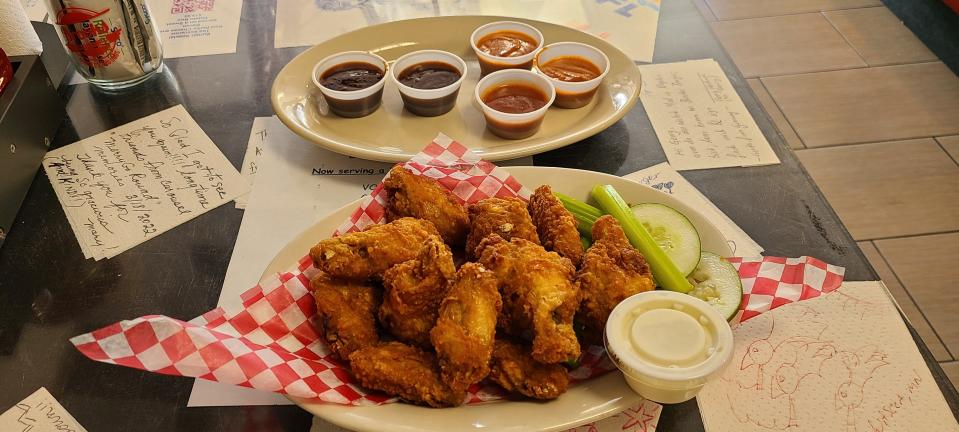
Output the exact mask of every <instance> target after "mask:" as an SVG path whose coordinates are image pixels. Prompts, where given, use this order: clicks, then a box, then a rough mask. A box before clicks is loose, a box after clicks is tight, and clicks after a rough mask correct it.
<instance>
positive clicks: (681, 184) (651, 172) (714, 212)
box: [623, 162, 763, 257]
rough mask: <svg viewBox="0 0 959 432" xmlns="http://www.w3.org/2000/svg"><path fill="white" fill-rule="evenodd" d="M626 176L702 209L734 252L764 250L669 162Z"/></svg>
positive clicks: (746, 254)
mask: <svg viewBox="0 0 959 432" xmlns="http://www.w3.org/2000/svg"><path fill="white" fill-rule="evenodd" d="M623 178H625V179H629V180H632V181H635V182H639V183H642V184H644V185H647V186H649V187H652V188H653V189H656V190H659V191H660V192H663V193H667V194H670V195H674V196H676V197H677V198H679V199H680V200H681V201H683V202H684V203H686V204H687V205H689V206H691V207H693V208H695V209H697V210H699V212H700V213H702V214H703V216H706V219H708V220H709V221H710V222H712V224H713V225H715V226H716V228H719V230H720V231H721V232H722V233H723V235H725V236H726V239H727V241H728V242H729V248H730V249H731V250H732V251H733V255H732V256H741V257H752V256H759V255H761V254H762V251H763V248H762V246H760V245H759V244H758V243H756V241H755V240H753V239H752V237H749V234H746V232H745V231H743V230H742V228H739V225H736V223H735V222H733V221H732V219H730V218H729V216H726V214H725V213H723V211H722V210H720V209H719V207H716V205H715V204H713V202H712V201H710V200H709V198H706V196H705V195H703V194H702V192H700V191H699V189H696V187H695V186H693V185H692V183H690V182H689V181H688V180H686V179H685V178H683V176H682V175H680V174H679V173H678V172H676V171H675V170H673V169H672V167H670V166H669V163H668V162H663V163H661V164H658V165H653V166H651V167H649V168H646V169H644V170H640V171H636V172H634V173H632V174H627V175H624V176H623Z"/></svg>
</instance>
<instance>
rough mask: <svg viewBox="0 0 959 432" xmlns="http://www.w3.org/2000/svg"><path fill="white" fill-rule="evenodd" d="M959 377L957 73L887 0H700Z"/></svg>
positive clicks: (789, 139)
mask: <svg viewBox="0 0 959 432" xmlns="http://www.w3.org/2000/svg"><path fill="white" fill-rule="evenodd" d="M694 2H695V3H696V4H697V6H698V7H699V9H700V11H701V12H702V14H703V16H704V17H705V18H706V20H707V21H709V22H710V25H711V26H712V28H713V31H714V32H715V34H716V36H717V37H718V38H719V40H720V41H721V42H722V44H723V46H724V47H725V48H726V51H727V52H728V53H729V55H730V57H732V59H733V61H734V62H735V63H736V65H737V66H738V67H739V69H740V71H741V72H742V74H743V76H745V77H746V78H747V81H748V83H749V85H750V87H751V88H752V89H753V91H754V92H755V93H756V95H757V96H758V98H759V101H760V102H761V103H762V104H763V106H764V107H765V108H766V111H767V112H768V113H769V115H770V117H771V118H772V120H773V121H774V122H775V123H776V125H777V127H778V128H779V130H780V133H781V134H782V136H783V139H784V140H785V142H786V143H787V144H788V145H789V146H790V147H791V148H792V149H793V150H795V151H796V154H797V155H798V156H799V159H800V161H802V163H803V165H804V166H805V167H806V170H807V171H808V172H809V174H810V175H811V176H812V177H813V179H814V180H815V181H816V183H817V184H818V185H819V187H820V189H822V191H823V193H824V194H825V195H826V198H827V199H828V200H829V202H830V203H831V204H832V206H833V208H834V209H835V210H836V212H837V213H838V214H839V217H840V218H841V219H842V221H843V223H845V225H846V227H848V228H849V231H850V232H851V233H852V235H853V237H854V238H855V239H856V240H857V241H858V242H859V246H860V247H861V248H862V250H863V252H865V254H866V257H867V258H868V259H869V261H870V262H871V263H872V265H873V267H874V268H875V269H876V271H877V272H878V273H879V275H880V277H881V278H882V279H883V280H884V281H885V282H886V285H887V286H888V287H889V291H890V292H891V293H892V294H893V296H894V297H895V298H896V300H897V301H898V302H899V304H900V306H901V307H902V309H903V311H904V313H905V314H906V316H907V317H908V319H909V320H910V321H911V322H912V324H913V326H915V327H916V329H917V330H918V332H919V334H920V335H921V336H922V338H923V340H924V341H925V342H926V344H927V345H928V346H929V348H930V350H931V351H932V353H933V355H935V357H936V359H937V360H939V361H940V363H941V364H942V366H943V369H944V370H945V371H946V373H947V374H948V375H949V376H950V378H951V379H952V381H953V383H954V384H956V385H957V386H959V313H956V312H957V306H956V305H957V304H959V288H957V285H956V284H957V282H956V281H959V266H957V265H956V262H959V77H957V76H956V75H955V74H953V73H952V72H951V71H950V70H949V69H948V68H946V67H945V65H943V64H942V62H940V61H939V60H938V59H937V58H936V56H935V55H934V54H933V53H932V52H930V51H929V50H928V49H927V48H926V47H925V46H924V45H923V44H922V42H920V41H919V40H918V39H917V38H916V37H915V35H913V33H912V32H911V31H910V30H909V29H908V28H906V27H905V26H903V25H902V23H901V22H900V21H899V19H898V18H896V16H895V15H893V14H892V13H891V12H889V10H888V9H886V7H885V6H883V5H882V3H881V2H880V1H879V0H789V1H785V0H780V1H770V0H694Z"/></svg>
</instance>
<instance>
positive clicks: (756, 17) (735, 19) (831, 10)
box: [707, 2, 885, 22]
mask: <svg viewBox="0 0 959 432" xmlns="http://www.w3.org/2000/svg"><path fill="white" fill-rule="evenodd" d="M707 3H708V2H707ZM877 7H885V5H884V4H878V5H872V6H857V7H848V8H838V9H826V10H822V9H819V10H809V11H801V12H789V13H782V14H773V15H757V16H747V17H739V18H730V19H722V18H720V17H719V14H717V13H716V11H713V15H716V20H717V21H723V22H729V21H745V20H751V19H759V18H775V17H781V16H793V15H806V14H814V13H823V12H836V11H847V10H855V9H872V8H877ZM710 10H712V6H710Z"/></svg>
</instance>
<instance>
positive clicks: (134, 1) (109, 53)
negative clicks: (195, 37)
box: [48, 0, 163, 89]
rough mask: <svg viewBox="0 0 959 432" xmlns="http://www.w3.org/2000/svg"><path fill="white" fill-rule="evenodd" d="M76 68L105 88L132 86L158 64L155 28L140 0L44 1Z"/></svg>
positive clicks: (158, 34) (144, 5) (91, 80)
mask: <svg viewBox="0 0 959 432" xmlns="http://www.w3.org/2000/svg"><path fill="white" fill-rule="evenodd" d="M48 4H49V6H50V14H51V16H52V17H53V22H54V24H55V25H56V27H57V33H58V34H59V35H60V41H61V42H62V43H63V46H64V47H65V49H66V50H67V53H68V54H70V57H71V58H72V59H73V63H74V65H75V66H76V69H77V71H78V72H79V73H80V74H81V75H83V77H84V78H86V79H87V81H89V82H90V83H92V84H94V85H96V86H98V87H101V88H105V89H121V88H125V87H130V86H133V85H136V84H138V83H140V82H143V81H144V80H146V79H148V78H149V77H150V76H152V75H153V74H154V73H156V71H158V70H159V69H160V67H161V66H162V64H163V51H162V48H161V46H160V33H159V32H158V31H157V28H156V24H155V23H154V22H153V20H152V19H151V18H150V12H149V9H148V8H147V5H146V2H145V1H143V0H48Z"/></svg>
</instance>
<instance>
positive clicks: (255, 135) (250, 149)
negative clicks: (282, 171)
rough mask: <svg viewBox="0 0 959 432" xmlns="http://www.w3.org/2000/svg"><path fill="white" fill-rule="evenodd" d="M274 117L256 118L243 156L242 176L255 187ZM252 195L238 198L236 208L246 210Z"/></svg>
mask: <svg viewBox="0 0 959 432" xmlns="http://www.w3.org/2000/svg"><path fill="white" fill-rule="evenodd" d="M271 118H272V117H255V118H254V119H253V126H252V127H251V128H250V139H249V140H247V142H246V152H245V153H244V154H243V164H242V165H241V166H240V174H242V175H243V177H245V178H246V181H247V182H248V183H249V184H250V186H251V187H252V186H253V181H254V179H255V176H256V172H257V169H258V168H259V163H260V159H261V158H262V156H263V146H264V145H266V139H267V138H266V127H267V125H268V124H269V121H270V119H271ZM249 198H250V194H245V195H240V196H238V197H236V200H234V202H235V203H236V208H238V209H245V208H246V202H247V200H248V199H249Z"/></svg>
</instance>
